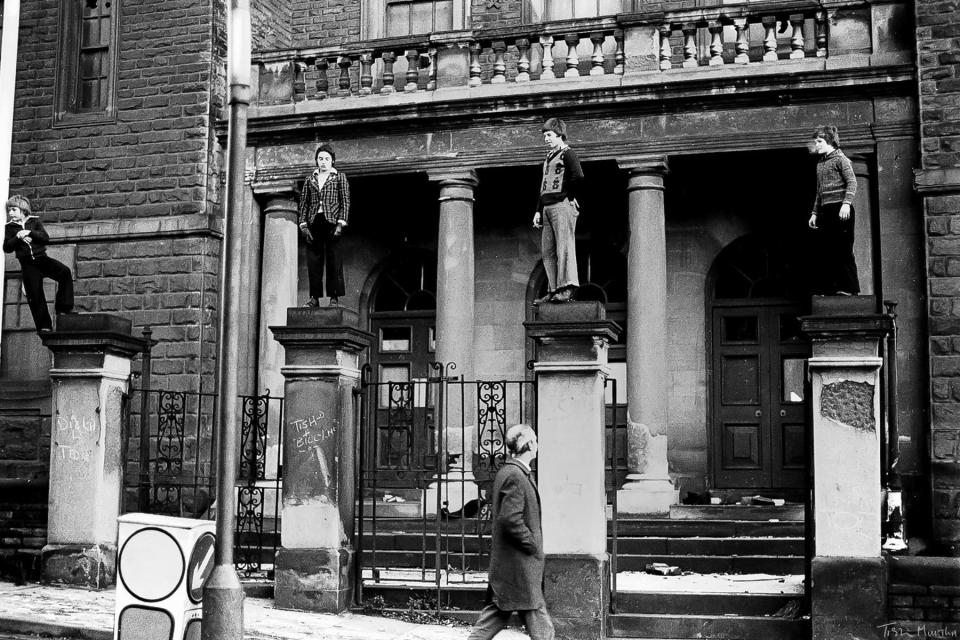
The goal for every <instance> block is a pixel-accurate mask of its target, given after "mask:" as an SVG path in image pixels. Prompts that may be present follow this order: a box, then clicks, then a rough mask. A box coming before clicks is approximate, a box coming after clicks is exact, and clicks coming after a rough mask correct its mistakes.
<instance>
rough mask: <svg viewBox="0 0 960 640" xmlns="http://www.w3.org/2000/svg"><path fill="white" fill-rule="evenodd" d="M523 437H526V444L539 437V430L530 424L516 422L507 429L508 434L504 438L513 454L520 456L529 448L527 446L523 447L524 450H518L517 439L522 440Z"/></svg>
mask: <svg viewBox="0 0 960 640" xmlns="http://www.w3.org/2000/svg"><path fill="white" fill-rule="evenodd" d="M521 437H523V438H524V444H526V443H527V442H529V441H530V440H536V439H537V432H536V431H534V430H533V427H531V426H530V425H528V424H515V425H513V426H512V427H510V428H509V429H507V436H506V438H505V439H504V440H505V442H506V445H507V451H509V452H510V454H511V455H515V456H518V455H520V454H521V453H523V452H524V451H526V450H527V447H526V446H524V447H523V450H522V451H518V450H517V441H518V440H520V438H521Z"/></svg>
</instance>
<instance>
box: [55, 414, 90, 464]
mask: <svg viewBox="0 0 960 640" xmlns="http://www.w3.org/2000/svg"><path fill="white" fill-rule="evenodd" d="M55 428H56V438H55V443H56V453H55V454H54V455H55V456H56V458H57V459H58V460H64V461H67V462H72V463H74V464H75V465H76V467H77V469H79V470H80V471H79V473H80V474H81V475H88V474H89V471H90V470H89V464H90V461H91V459H92V458H93V447H94V446H95V445H96V444H97V443H99V433H98V431H99V425H98V424H97V420H96V419H95V418H93V417H90V416H76V415H74V414H69V415H64V414H61V415H58V416H57V424H56V427H55Z"/></svg>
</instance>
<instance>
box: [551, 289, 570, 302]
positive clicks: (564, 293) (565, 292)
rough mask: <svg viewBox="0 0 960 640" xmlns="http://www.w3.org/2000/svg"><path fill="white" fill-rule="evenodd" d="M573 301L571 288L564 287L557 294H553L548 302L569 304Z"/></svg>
mask: <svg viewBox="0 0 960 640" xmlns="http://www.w3.org/2000/svg"><path fill="white" fill-rule="evenodd" d="M571 299H573V287H564V288H563V289H561V290H560V291H558V292H557V293H555V294H553V297H552V298H550V302H570V300H571Z"/></svg>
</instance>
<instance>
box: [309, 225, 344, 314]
mask: <svg viewBox="0 0 960 640" xmlns="http://www.w3.org/2000/svg"><path fill="white" fill-rule="evenodd" d="M336 228H337V225H335V224H331V223H329V222H327V221H326V220H323V219H322V218H321V216H320V215H318V216H317V219H316V220H315V221H314V223H313V226H312V227H311V228H310V233H311V234H312V235H313V242H308V243H307V276H308V278H309V281H310V297H311V298H322V297H323V268H324V265H326V268H327V295H328V296H330V297H331V298H340V297H343V294H344V292H345V290H346V285H345V283H344V281H343V259H342V258H341V257H340V251H339V244H340V236H335V235H333V232H334V230H336Z"/></svg>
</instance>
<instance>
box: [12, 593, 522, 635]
mask: <svg viewBox="0 0 960 640" xmlns="http://www.w3.org/2000/svg"><path fill="white" fill-rule="evenodd" d="M114 594H115V592H114V591H113V590H112V589H111V590H108V591H88V590H85V589H74V588H66V587H58V586H52V585H39V584H27V585H22V586H17V585H14V584H12V583H7V582H0V634H2V633H10V634H24V635H44V636H47V637H50V636H53V637H65V638H82V639H84V640H112V638H113V619H114ZM243 620H244V637H245V639H246V640H306V639H308V638H309V639H314V638H323V639H324V640H461V639H463V638H466V637H467V635H468V634H469V632H470V629H469V628H468V627H456V626H445V625H440V624H436V625H434V624H414V623H410V622H405V621H403V620H396V619H392V618H384V617H380V616H373V615H361V614H355V613H343V614H340V615H333V614H322V613H307V612H302V611H286V610H282V609H276V608H274V606H273V600H272V599H269V598H251V597H247V598H246V599H245V601H244V609H243ZM0 637H2V636H0ZM526 637H527V636H526V635H524V634H522V633H520V632H519V631H517V630H513V629H507V630H505V631H504V632H502V633H501V634H500V635H499V636H498V637H497V640H521V639H525V638H526Z"/></svg>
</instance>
